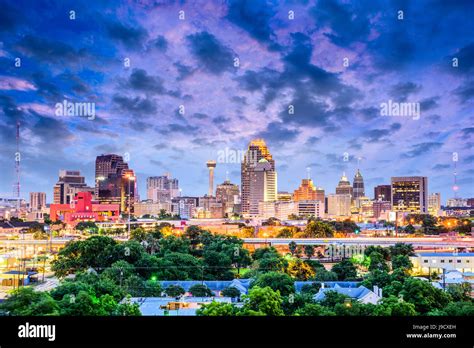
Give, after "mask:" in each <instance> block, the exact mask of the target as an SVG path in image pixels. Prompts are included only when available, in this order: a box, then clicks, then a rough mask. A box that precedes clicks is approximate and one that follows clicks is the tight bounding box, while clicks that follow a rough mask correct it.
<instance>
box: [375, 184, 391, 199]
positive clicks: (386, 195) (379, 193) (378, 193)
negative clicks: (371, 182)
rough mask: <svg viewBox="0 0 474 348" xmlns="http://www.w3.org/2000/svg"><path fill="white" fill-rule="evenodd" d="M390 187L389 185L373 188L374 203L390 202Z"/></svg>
mask: <svg viewBox="0 0 474 348" xmlns="http://www.w3.org/2000/svg"><path fill="white" fill-rule="evenodd" d="M391 197H392V187H391V186H390V185H378V186H375V187H374V199H375V200H376V201H390V199H391Z"/></svg>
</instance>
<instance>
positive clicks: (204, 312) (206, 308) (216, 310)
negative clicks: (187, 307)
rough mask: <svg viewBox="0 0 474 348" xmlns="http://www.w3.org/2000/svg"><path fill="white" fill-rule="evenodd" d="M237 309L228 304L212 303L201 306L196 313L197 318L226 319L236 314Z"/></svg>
mask: <svg viewBox="0 0 474 348" xmlns="http://www.w3.org/2000/svg"><path fill="white" fill-rule="evenodd" d="M236 311H237V309H236V308H235V307H234V306H233V305H232V304H230V303H223V302H216V301H212V302H211V303H209V304H205V305H202V306H201V308H199V309H198V310H197V311H196V315H197V316H208V317H228V316H233V315H235V314H236Z"/></svg>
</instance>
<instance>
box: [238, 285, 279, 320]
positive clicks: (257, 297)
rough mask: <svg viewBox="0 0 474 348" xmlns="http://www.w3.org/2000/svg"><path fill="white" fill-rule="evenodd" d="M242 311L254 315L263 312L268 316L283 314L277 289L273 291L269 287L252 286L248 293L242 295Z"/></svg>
mask: <svg viewBox="0 0 474 348" xmlns="http://www.w3.org/2000/svg"><path fill="white" fill-rule="evenodd" d="M242 297H243V300H244V305H243V313H246V315H249V314H250V315H255V314H257V315H258V314H259V313H263V314H264V315H269V316H281V315H284V313H283V310H282V308H281V301H282V300H281V296H280V292H279V291H274V290H272V289H271V288H270V287H268V286H267V287H264V288H261V287H259V286H254V287H252V288H251V289H250V290H249V293H248V295H243V296H242Z"/></svg>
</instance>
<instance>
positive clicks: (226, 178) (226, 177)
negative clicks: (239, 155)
mask: <svg viewBox="0 0 474 348" xmlns="http://www.w3.org/2000/svg"><path fill="white" fill-rule="evenodd" d="M225 181H229V171H228V170H226V171H225Z"/></svg>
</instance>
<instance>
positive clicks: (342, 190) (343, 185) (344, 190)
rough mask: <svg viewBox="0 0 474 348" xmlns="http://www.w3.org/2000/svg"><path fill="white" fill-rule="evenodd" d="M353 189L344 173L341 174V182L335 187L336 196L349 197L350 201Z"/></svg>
mask: <svg viewBox="0 0 474 348" xmlns="http://www.w3.org/2000/svg"><path fill="white" fill-rule="evenodd" d="M352 191H353V189H352V186H351V183H350V182H349V179H347V176H346V173H342V177H341V180H339V184H338V185H337V187H336V194H337V195H350V196H351V199H352V197H353V192H352Z"/></svg>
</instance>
